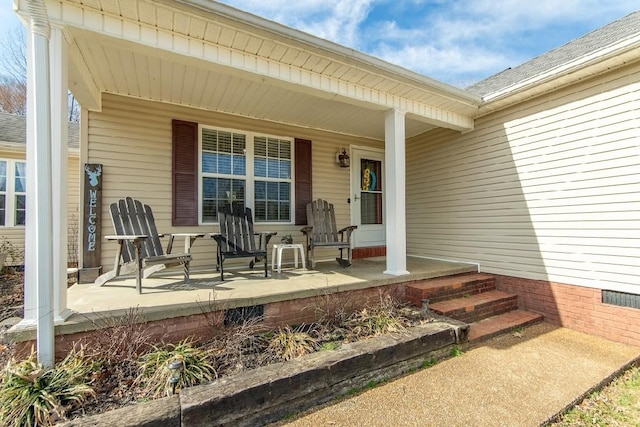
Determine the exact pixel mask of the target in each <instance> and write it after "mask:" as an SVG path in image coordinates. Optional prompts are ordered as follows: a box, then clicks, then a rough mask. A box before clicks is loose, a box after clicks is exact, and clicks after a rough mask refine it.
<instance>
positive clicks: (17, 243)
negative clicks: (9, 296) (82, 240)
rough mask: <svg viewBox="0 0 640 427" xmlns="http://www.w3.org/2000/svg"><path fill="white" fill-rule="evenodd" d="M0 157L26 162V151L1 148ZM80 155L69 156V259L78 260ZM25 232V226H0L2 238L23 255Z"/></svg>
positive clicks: (18, 261) (20, 260) (72, 154)
mask: <svg viewBox="0 0 640 427" xmlns="http://www.w3.org/2000/svg"><path fill="white" fill-rule="evenodd" d="M0 158H2V159H7V160H11V161H12V162H25V152H22V151H15V150H14V151H13V152H3V151H2V148H0ZM78 163H79V161H78V155H77V153H71V154H70V155H69V158H68V169H67V170H68V175H67V176H68V181H67V182H68V185H69V187H68V198H67V206H68V216H69V226H68V241H69V254H68V255H69V261H70V262H74V261H77V256H78V255H77V246H78V244H77V239H78V206H79V200H80V199H79V168H78ZM24 232H25V227H24V226H19V227H2V228H0V239H2V241H6V242H9V243H10V244H11V246H13V247H14V248H15V249H16V250H17V251H18V252H19V255H21V254H22V253H23V252H24ZM23 262H24V259H22V258H21V259H16V260H12V259H8V260H7V261H6V263H7V264H10V265H17V264H22V263H23Z"/></svg>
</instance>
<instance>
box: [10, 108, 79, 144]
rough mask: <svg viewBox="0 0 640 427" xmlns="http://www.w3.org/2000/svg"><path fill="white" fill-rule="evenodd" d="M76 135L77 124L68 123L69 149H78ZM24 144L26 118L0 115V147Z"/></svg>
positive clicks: (25, 140) (25, 139)
mask: <svg viewBox="0 0 640 427" xmlns="http://www.w3.org/2000/svg"><path fill="white" fill-rule="evenodd" d="M78 134H79V126H78V123H69V128H68V138H69V148H79V142H78V141H79V137H78ZM26 142H27V118H26V117H25V116H17V115H15V114H7V113H0V146H1V145H2V144H4V143H10V144H23V145H26ZM0 149H1V148H0Z"/></svg>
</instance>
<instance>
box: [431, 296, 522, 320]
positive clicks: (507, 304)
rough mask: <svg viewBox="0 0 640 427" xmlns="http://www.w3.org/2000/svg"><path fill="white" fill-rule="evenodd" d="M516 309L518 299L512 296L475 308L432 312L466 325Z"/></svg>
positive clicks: (435, 310)
mask: <svg viewBox="0 0 640 427" xmlns="http://www.w3.org/2000/svg"><path fill="white" fill-rule="evenodd" d="M517 308H518V297H517V296H515V295H514V296H512V297H509V298H505V299H502V300H499V301H491V302H487V303H484V304H477V305H475V306H469V307H464V308H460V309H456V310H450V311H447V310H444V311H440V310H438V308H436V307H433V308H432V310H433V311H434V312H435V313H438V314H441V315H443V316H447V317H451V318H453V319H456V320H460V321H462V322H466V323H473V322H477V321H478V320H482V319H486V318H488V317H491V316H495V315H498V314H503V313H507V312H509V311H512V310H516V309H517Z"/></svg>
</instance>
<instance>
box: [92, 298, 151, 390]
mask: <svg viewBox="0 0 640 427" xmlns="http://www.w3.org/2000/svg"><path fill="white" fill-rule="evenodd" d="M90 321H91V322H92V323H93V325H94V327H95V329H96V330H99V331H100V333H99V334H92V335H91V336H90V337H89V338H86V339H84V340H83V341H82V343H83V345H84V347H85V348H86V349H88V350H87V356H88V357H90V358H91V359H92V360H94V361H96V362H97V363H99V364H100V369H96V372H95V373H94V383H95V387H96V390H97V391H98V392H99V393H101V394H105V395H109V398H110V399H119V398H121V397H123V396H124V395H126V394H127V393H126V390H128V389H130V388H131V387H133V386H134V385H135V384H134V379H135V378H136V377H137V376H138V374H139V370H140V366H139V364H138V359H139V358H140V356H141V355H142V354H144V353H145V352H146V351H148V350H149V349H151V348H152V337H151V335H149V333H148V330H147V326H146V324H145V323H144V322H143V319H142V318H141V315H140V313H139V311H138V308H137V307H136V308H130V309H129V310H127V311H126V312H125V314H124V315H122V316H120V317H107V316H101V315H100V316H96V318H92V319H90ZM89 349H90V350H89ZM131 399H133V397H129V398H127V399H125V400H126V401H128V400H131Z"/></svg>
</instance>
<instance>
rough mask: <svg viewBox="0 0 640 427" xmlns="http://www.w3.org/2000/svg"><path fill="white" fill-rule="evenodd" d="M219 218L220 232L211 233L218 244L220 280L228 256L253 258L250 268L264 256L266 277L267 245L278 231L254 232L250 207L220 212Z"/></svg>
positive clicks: (222, 279)
mask: <svg viewBox="0 0 640 427" xmlns="http://www.w3.org/2000/svg"><path fill="white" fill-rule="evenodd" d="M218 220H219V221H220V232H219V233H211V237H212V238H213V239H214V240H215V241H216V243H217V246H218V250H217V261H218V265H217V267H216V270H218V271H220V280H221V281H224V260H225V259H227V258H253V259H252V260H251V262H250V263H249V268H253V266H254V265H255V264H256V263H257V262H258V261H259V259H260V258H264V277H267V275H268V273H267V245H268V244H269V240H270V239H271V237H273V236H275V235H276V234H277V233H276V232H275V231H269V232H262V233H254V231H253V216H252V213H251V209H249V208H244V209H242V208H234V210H233V212H228V211H227V212H218ZM256 237H257V243H256Z"/></svg>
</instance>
